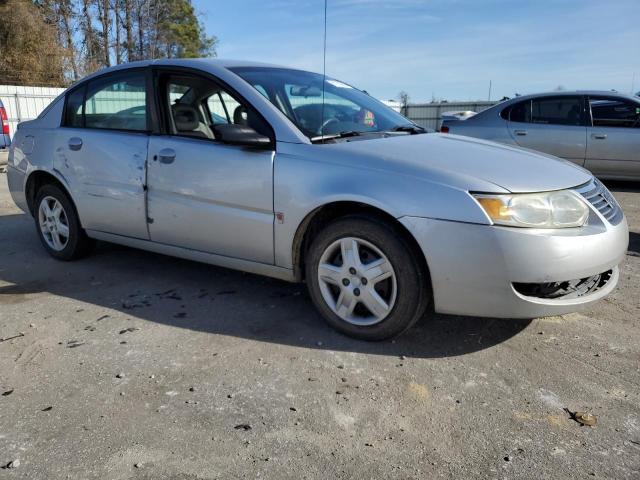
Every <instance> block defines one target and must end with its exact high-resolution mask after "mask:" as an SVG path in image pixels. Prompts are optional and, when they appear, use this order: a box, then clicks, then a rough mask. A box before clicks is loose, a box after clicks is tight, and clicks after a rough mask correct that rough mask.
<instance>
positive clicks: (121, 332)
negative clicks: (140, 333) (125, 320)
mask: <svg viewBox="0 0 640 480" xmlns="http://www.w3.org/2000/svg"><path fill="white" fill-rule="evenodd" d="M136 330H140V329H139V328H138V327H129V328H125V329H124V330H120V331H119V332H118V333H119V334H120V335H122V334H124V333H129V332H135V331H136Z"/></svg>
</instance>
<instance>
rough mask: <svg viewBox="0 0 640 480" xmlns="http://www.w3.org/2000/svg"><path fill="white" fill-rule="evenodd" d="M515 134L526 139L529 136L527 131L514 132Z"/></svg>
mask: <svg viewBox="0 0 640 480" xmlns="http://www.w3.org/2000/svg"><path fill="white" fill-rule="evenodd" d="M513 133H515V134H516V135H518V136H519V137H524V136H525V135H526V134H527V131H526V130H514V131H513Z"/></svg>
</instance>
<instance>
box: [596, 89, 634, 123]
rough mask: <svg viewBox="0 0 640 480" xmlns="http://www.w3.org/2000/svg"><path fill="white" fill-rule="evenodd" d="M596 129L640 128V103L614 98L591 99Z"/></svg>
mask: <svg viewBox="0 0 640 480" xmlns="http://www.w3.org/2000/svg"><path fill="white" fill-rule="evenodd" d="M589 107H590V108H591V120H592V124H593V126H594V127H622V128H640V103H634V102H632V101H630V100H626V99H621V98H614V97H590V98H589Z"/></svg>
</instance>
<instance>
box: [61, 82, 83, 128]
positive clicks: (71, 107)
mask: <svg viewBox="0 0 640 480" xmlns="http://www.w3.org/2000/svg"><path fill="white" fill-rule="evenodd" d="M84 91H85V87H84V86H82V87H80V88H77V89H75V90H74V91H73V92H71V94H69V95H68V96H67V105H66V107H65V118H64V125H65V126H67V127H75V128H81V127H84V118H83V107H84Z"/></svg>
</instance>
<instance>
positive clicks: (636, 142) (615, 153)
mask: <svg viewBox="0 0 640 480" xmlns="http://www.w3.org/2000/svg"><path fill="white" fill-rule="evenodd" d="M589 107H590V110H591V118H592V125H590V126H589V127H587V163H586V167H587V168H588V169H589V170H591V171H592V172H593V173H594V174H595V175H600V176H607V177H620V178H635V179H638V178H640V102H634V101H631V100H628V99H625V98H620V97H607V96H591V97H589Z"/></svg>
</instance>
